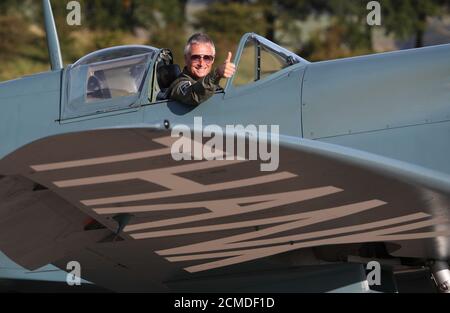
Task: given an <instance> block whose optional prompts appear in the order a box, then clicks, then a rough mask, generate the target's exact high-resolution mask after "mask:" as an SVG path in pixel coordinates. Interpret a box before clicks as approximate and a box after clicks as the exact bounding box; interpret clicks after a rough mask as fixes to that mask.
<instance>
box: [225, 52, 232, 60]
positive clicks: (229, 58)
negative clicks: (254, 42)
mask: <svg viewBox="0 0 450 313" xmlns="http://www.w3.org/2000/svg"><path fill="white" fill-rule="evenodd" d="M232 57H233V53H231V52H228V57H227V60H226V61H225V62H227V63H230V62H231V58H232Z"/></svg>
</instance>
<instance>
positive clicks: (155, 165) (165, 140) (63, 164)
mask: <svg viewBox="0 0 450 313" xmlns="http://www.w3.org/2000/svg"><path fill="white" fill-rule="evenodd" d="M43 5H44V12H45V17H46V19H45V21H46V31H47V39H48V45H49V52H50V53H49V54H50V59H51V65H52V70H51V71H50V72H47V73H41V74H36V75H32V76H29V77H24V78H21V79H17V80H13V81H8V82H3V83H1V84H0V107H1V110H2V114H1V115H0V143H1V145H0V158H1V159H0V175H1V176H0V178H1V179H0V199H1V200H0V229H1V232H0V251H1V252H0V255H1V257H0V281H2V282H3V284H9V285H8V286H9V287H8V288H11V289H14V288H18V287H17V286H20V287H21V288H25V289H26V288H27V284H26V282H30V281H35V283H34V284H35V286H36V285H37V286H44V285H45V284H48V282H54V283H55V284H56V285H55V286H59V287H61V288H62V285H59V284H57V283H58V282H62V283H63V284H65V282H66V272H65V271H67V270H68V269H69V268H68V267H67V265H68V264H70V263H71V262H72V261H76V262H77V263H79V264H80V265H81V276H82V278H83V279H85V281H87V282H89V283H87V284H88V285H89V286H93V285H95V286H99V287H102V288H105V289H106V290H111V291H119V292H121V291H125V292H127V291H150V292H185V291H188V292H194V291H250V292H264V291H272V292H285V291H287V292H301V291H308V292H311V291H355V292H359V291H369V286H368V280H367V277H366V267H365V266H366V264H368V263H370V262H371V261H377V262H379V264H381V267H382V279H381V286H378V287H377V288H378V290H381V291H388V292H398V291H417V290H422V291H424V290H425V291H430V290H431V291H436V290H438V289H439V290H440V291H442V292H445V291H448V287H449V279H450V272H449V270H448V261H449V259H450V241H449V240H450V162H449V157H450V62H449V60H450V45H442V46H433V47H428V48H422V49H414V50H406V51H399V52H392V53H383V54H375V55H369V56H362V57H356V58H348V59H341V60H333V61H326V62H317V63H310V62H308V61H306V60H304V59H302V58H301V57H299V56H297V55H295V54H294V53H292V52H290V51H288V50H286V49H284V48H282V47H280V46H278V45H276V44H274V43H272V42H270V41H268V40H266V39H264V38H263V37H261V36H258V35H256V34H253V33H250V34H246V35H244V36H243V38H242V40H241V42H240V45H239V48H238V50H237V53H236V56H235V63H236V64H237V67H238V68H237V73H236V75H235V76H234V77H233V78H232V79H230V80H228V81H227V83H226V85H225V86H224V88H223V90H222V91H220V92H218V93H217V94H215V96H213V98H212V99H210V100H209V101H207V102H205V103H203V104H202V105H200V106H198V107H195V108H193V107H189V106H186V105H183V104H180V103H177V102H174V101H171V100H168V99H167V95H166V93H165V91H166V90H167V88H168V86H169V85H170V83H171V82H172V81H173V80H174V79H175V77H176V76H177V75H178V74H179V71H180V69H179V66H177V65H175V64H174V60H173V58H172V54H171V52H170V51H169V50H168V49H159V48H154V47H150V46H121V47H113V48H110V49H105V50H101V51H97V52H94V53H92V54H89V55H87V56H85V57H83V58H81V59H80V60H79V61H77V62H76V63H75V64H72V65H69V66H67V67H65V68H63V63H62V58H61V53H60V49H59V44H58V36H57V32H56V27H55V24H54V21H53V16H52V12H51V6H50V2H49V1H48V0H44V1H43ZM195 117H201V118H202V122H203V124H204V125H209V124H215V125H218V126H221V127H225V126H226V125H238V124H241V125H278V126H279V130H280V134H281V135H280V138H279V167H278V169H277V170H276V171H272V172H262V171H261V170H260V163H259V162H257V161H253V160H248V159H246V158H236V159H234V160H223V161H220V160H211V161H181V162H179V161H175V160H174V159H173V158H172V156H171V145H172V144H173V138H172V137H171V136H170V134H171V133H170V130H171V129H173V128H174V127H175V126H177V125H182V124H183V125H188V126H192V125H193V123H194V118H195ZM193 131H195V129H193ZM241 135H242V134H236V138H238V137H239V136H241ZM245 140H246V144H247V145H250V144H251V142H252V141H254V140H255V139H254V138H253V137H252V136H248V134H247V136H246V137H245ZM233 141H234V137H233ZM200 144H203V142H201V143H200ZM429 274H432V276H433V278H434V282H435V283H436V286H437V287H438V288H436V286H435V285H433V284H434V282H433V284H432V283H431V282H432V281H431V279H429V277H428V276H427V275H429ZM92 284H93V285H92ZM1 286H2V285H1V284H0V287H1ZM430 286H431V287H432V288H431V287H430ZM59 287H56V289H57V288H59ZM430 288H431V289H430ZM41 291H42V289H41Z"/></svg>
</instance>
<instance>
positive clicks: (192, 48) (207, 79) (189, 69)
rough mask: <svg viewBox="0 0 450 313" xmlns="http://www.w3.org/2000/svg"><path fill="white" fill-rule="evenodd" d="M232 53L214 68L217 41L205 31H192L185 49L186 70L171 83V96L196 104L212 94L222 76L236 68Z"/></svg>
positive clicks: (229, 75)
mask: <svg viewBox="0 0 450 313" xmlns="http://www.w3.org/2000/svg"><path fill="white" fill-rule="evenodd" d="M231 57H232V54H231V52H228V57H227V59H226V60H225V62H224V63H223V64H221V65H220V66H219V67H218V68H216V69H215V70H214V71H213V70H212V69H213V65H214V61H215V58H216V48H215V46H214V42H213V41H212V40H211V39H210V38H209V37H208V35H206V34H201V33H199V34H195V35H193V36H192V37H191V38H189V40H188V43H187V45H186V48H185V50H184V59H185V63H186V66H185V68H184V70H183V73H182V74H181V75H180V77H178V78H177V79H176V80H175V81H174V82H173V83H172V85H171V86H170V89H169V95H170V98H171V99H173V100H176V101H179V102H182V103H185V104H188V105H193V106H197V105H199V104H200V103H202V102H204V101H206V100H208V99H209V98H211V97H212V96H213V95H214V93H215V92H216V91H217V90H218V89H219V88H220V86H219V82H220V80H221V79H222V78H230V77H232V76H233V75H234V73H235V72H236V66H235V65H234V64H233V63H231Z"/></svg>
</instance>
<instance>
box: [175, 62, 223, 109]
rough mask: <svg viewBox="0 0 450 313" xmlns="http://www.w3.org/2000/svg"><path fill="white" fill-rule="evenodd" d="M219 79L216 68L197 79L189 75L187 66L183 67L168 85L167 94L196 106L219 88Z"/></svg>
mask: <svg viewBox="0 0 450 313" xmlns="http://www.w3.org/2000/svg"><path fill="white" fill-rule="evenodd" d="M220 79H221V77H220V76H219V75H218V74H217V70H214V71H212V72H211V73H209V74H208V75H206V76H205V77H203V78H202V79H199V80H198V81H197V80H195V79H194V78H192V77H191V76H190V75H189V72H188V70H187V68H184V69H183V72H182V73H181V75H180V76H179V77H178V78H177V79H176V80H175V81H174V82H173V83H172V85H170V87H169V93H168V94H169V97H170V99H173V100H176V101H178V102H181V103H184V104H188V105H192V106H197V105H199V104H200V103H202V102H205V101H206V100H208V99H209V98H211V97H212V96H213V95H214V93H215V92H216V91H217V90H219V89H221V87H220V85H219V82H220Z"/></svg>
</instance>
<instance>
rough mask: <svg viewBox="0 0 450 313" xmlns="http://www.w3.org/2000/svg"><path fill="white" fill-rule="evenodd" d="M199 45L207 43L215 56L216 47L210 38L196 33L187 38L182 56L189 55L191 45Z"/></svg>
mask: <svg viewBox="0 0 450 313" xmlns="http://www.w3.org/2000/svg"><path fill="white" fill-rule="evenodd" d="M200 43H204V44H205V43H209V44H210V45H211V46H212V48H213V51H214V55H216V46H215V45H214V41H212V39H211V38H209V36H208V35H206V34H204V33H197V34H194V35H192V36H191V38H189V40H188V42H187V45H186V47H185V48H184V56H187V55H189V54H190V53H191V47H192V45H196V44H200Z"/></svg>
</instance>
